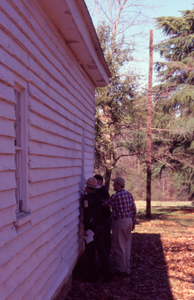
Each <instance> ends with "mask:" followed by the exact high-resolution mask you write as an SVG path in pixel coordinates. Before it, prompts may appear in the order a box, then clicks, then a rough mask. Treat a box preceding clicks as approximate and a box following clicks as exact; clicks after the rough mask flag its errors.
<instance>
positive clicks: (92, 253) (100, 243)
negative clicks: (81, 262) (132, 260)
mask: <svg viewBox="0 0 194 300" xmlns="http://www.w3.org/2000/svg"><path fill="white" fill-rule="evenodd" d="M103 232H104V228H103V225H98V226H97V229H96V232H95V235H94V241H93V242H91V243H89V244H86V253H87V257H88V261H89V272H90V277H91V279H97V277H98V270H97V263H96V249H97V252H98V257H99V260H100V264H101V267H102V271H103V274H104V276H105V277H109V276H111V275H112V270H111V266H110V260H109V257H108V255H107V252H106V250H105V248H104V235H103Z"/></svg>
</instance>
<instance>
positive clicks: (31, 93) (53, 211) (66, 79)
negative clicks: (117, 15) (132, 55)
mask: <svg viewBox="0 0 194 300" xmlns="http://www.w3.org/2000/svg"><path fill="white" fill-rule="evenodd" d="M16 83H17V84H18V85H19V86H20V87H21V88H22V89H23V88H25V89H26V90H27V99H26V101H27V108H28V112H27V124H26V125H27V134H28V166H27V168H28V178H27V184H28V192H29V195H28V202H29V212H30V213H31V215H30V218H29V219H27V221H26V222H23V223H21V224H22V225H20V226H15V225H14V224H15V223H14V222H15V221H17V216H16V213H15V204H16V199H15V187H16V183H15V162H14V154H15V150H14V137H15V132H14V121H15V113H14V104H15V96H14V87H15V84H16ZM23 83H24V84H23ZM94 89H95V87H94V84H93V83H92V81H91V79H90V78H89V77H88V75H87V74H86V73H85V71H84V70H83V69H82V67H81V66H80V64H79V63H78V61H77V59H76V57H75V56H74V54H73V53H72V51H71V50H70V49H69V47H68V45H67V44H66V42H65V40H64V38H63V37H62V35H61V34H60V32H59V31H58V29H57V28H56V27H55V25H54V24H53V23H52V22H51V20H50V19H49V18H48V16H47V15H46V14H45V12H44V10H43V9H42V7H41V5H40V4H39V2H38V1H37V0H31V1H30V0H7V1H1V2H0V233H1V234H0V253H1V255H0V295H1V296H0V298H1V300H13V299H14V300H33V299H35V300H43V299H45V300H49V299H51V298H52V297H53V296H54V295H56V291H57V289H58V288H59V287H60V285H61V284H62V283H63V282H65V281H66V282H69V278H70V276H71V271H72V269H73V266H74V265H75V263H76V261H77V259H78V257H79V255H80V254H81V251H82V249H83V240H82V235H81V232H80V230H81V224H80V203H79V191H80V187H81V185H82V183H83V178H81V177H82V176H84V177H85V179H87V178H88V177H90V176H92V174H93V160H94V109H95V103H94ZM83 133H84V135H85V138H84V142H83ZM83 151H84V153H83ZM83 164H84V165H83ZM83 170H84V171H83ZM67 277H68V278H67ZM64 280H65V281H64Z"/></svg>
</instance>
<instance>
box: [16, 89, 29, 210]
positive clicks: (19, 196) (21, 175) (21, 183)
mask: <svg viewBox="0 0 194 300" xmlns="http://www.w3.org/2000/svg"><path fill="white" fill-rule="evenodd" d="M14 91H15V104H14V111H15V122H14V129H15V138H14V146H15V181H16V188H15V197H16V214H17V216H19V215H21V214H24V213H25V212H28V211H29V207H28V147H27V101H26V96H27V94H26V89H24V88H23V87H22V86H20V85H18V84H16V87H15V90H14Z"/></svg>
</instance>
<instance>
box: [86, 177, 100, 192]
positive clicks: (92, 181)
mask: <svg viewBox="0 0 194 300" xmlns="http://www.w3.org/2000/svg"><path fill="white" fill-rule="evenodd" d="M86 188H87V192H88V191H95V190H96V189H99V188H100V186H99V185H98V182H97V180H96V178H94V177H90V178H88V179H87V181H86Z"/></svg>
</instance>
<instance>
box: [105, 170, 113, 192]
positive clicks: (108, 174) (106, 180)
mask: <svg viewBox="0 0 194 300" xmlns="http://www.w3.org/2000/svg"><path fill="white" fill-rule="evenodd" d="M111 174H112V170H110V169H108V168H106V173H105V187H106V189H107V190H108V191H109V188H110V179H111Z"/></svg>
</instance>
